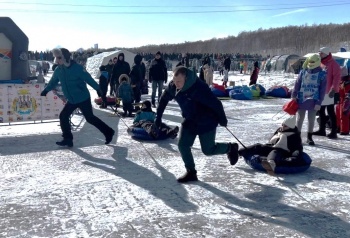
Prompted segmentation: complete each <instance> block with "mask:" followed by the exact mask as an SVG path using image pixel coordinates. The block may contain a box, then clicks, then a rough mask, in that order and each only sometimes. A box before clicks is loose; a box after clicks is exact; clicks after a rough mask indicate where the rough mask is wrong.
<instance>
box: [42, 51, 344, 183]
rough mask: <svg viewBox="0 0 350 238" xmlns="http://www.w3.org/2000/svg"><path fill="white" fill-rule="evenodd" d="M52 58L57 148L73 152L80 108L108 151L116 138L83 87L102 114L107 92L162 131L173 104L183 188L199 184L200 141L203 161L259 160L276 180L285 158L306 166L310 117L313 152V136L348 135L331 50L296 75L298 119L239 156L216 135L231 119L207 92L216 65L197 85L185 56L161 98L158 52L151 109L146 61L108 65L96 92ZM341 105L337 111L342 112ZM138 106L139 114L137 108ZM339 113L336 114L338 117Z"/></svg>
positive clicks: (163, 71)
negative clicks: (195, 148) (59, 99)
mask: <svg viewBox="0 0 350 238" xmlns="http://www.w3.org/2000/svg"><path fill="white" fill-rule="evenodd" d="M53 55H54V56H55V61H56V63H57V64H58V69H56V70H55V71H54V74H53V76H52V78H51V80H50V82H49V83H48V85H47V87H46V88H45V90H44V91H43V92H42V94H41V95H42V96H45V95H46V94H47V92H48V91H50V90H52V89H53V88H54V87H55V86H56V85H57V83H58V82H61V84H62V82H64V83H63V84H62V85H63V86H64V87H63V88H62V90H63V93H64V94H65V96H66V97H67V99H68V100H67V103H66V105H65V107H64V109H63V110H62V112H61V114H60V124H61V129H62V133H63V134H62V136H63V141H60V142H57V144H58V145H60V146H69V147H71V146H73V135H72V133H71V131H70V125H69V122H68V118H69V116H70V114H71V113H72V112H73V111H74V110H75V109H76V108H80V109H81V111H82V112H83V114H84V116H85V117H86V119H87V121H88V122H89V123H91V124H93V125H94V126H96V127H97V128H98V129H99V130H100V131H101V132H102V133H103V134H104V135H105V137H106V144H108V143H110V142H111V140H112V138H113V135H114V130H113V129H112V128H110V127H109V126H107V125H106V124H105V123H104V122H102V121H101V120H100V119H98V118H97V117H96V116H94V115H93V113H92V106H91V100H90V94H89V92H88V90H87V88H86V83H88V84H89V85H90V86H92V87H93V88H94V89H95V90H97V92H98V94H99V95H100V96H101V97H102V99H103V104H102V107H106V104H107V102H106V95H107V93H108V86H110V95H114V96H115V97H118V98H121V100H122V104H123V110H124V115H125V116H127V115H131V114H132V112H133V111H135V110H136V111H138V112H139V113H137V115H138V116H137V118H139V119H140V117H141V116H140V115H142V117H144V118H146V120H147V118H148V117H150V118H151V119H150V120H151V123H154V126H155V127H156V128H159V127H161V125H162V116H163V113H164V110H165V108H166V107H167V104H168V103H169V101H171V100H175V101H177V103H178V104H179V106H180V109H181V111H182V117H183V118H184V120H183V122H182V124H181V129H180V130H179V129H177V130H175V131H171V129H169V128H168V129H167V133H168V132H169V133H170V132H171V133H172V134H171V137H173V136H174V135H175V134H176V135H177V133H178V132H179V143H178V147H179V151H180V154H181V157H182V159H183V162H184V164H185V168H186V173H185V174H184V176H182V177H180V178H179V179H178V182H180V183H185V182H189V181H196V180H198V178H197V171H196V167H195V162H194V158H193V156H192V153H191V147H192V145H193V143H194V140H195V138H196V137H197V136H199V140H200V144H201V148H202V151H203V153H204V154H205V155H208V156H211V155H217V154H227V157H228V160H229V162H230V164H231V165H234V164H236V163H237V161H238V158H239V155H241V156H244V155H245V154H247V153H248V154H249V153H252V151H254V153H258V154H260V156H261V163H262V165H263V167H264V168H265V169H266V170H267V171H268V172H269V173H270V174H273V172H274V169H275V168H276V166H278V165H279V164H281V163H286V161H287V160H286V159H287V158H289V159H290V158H293V159H290V161H297V160H299V159H300V158H301V154H302V150H303V148H302V143H301V131H302V125H303V121H304V118H305V115H306V112H307V113H308V128H307V139H306V143H307V144H308V145H315V142H314V141H313V136H327V137H328V138H329V139H336V138H337V133H338V132H339V133H341V134H342V135H348V134H349V117H350V78H349V75H341V70H340V66H339V65H338V64H337V63H336V62H335V60H334V59H333V57H332V54H331V52H330V50H329V48H327V47H323V48H321V49H320V51H319V54H314V55H312V56H310V57H309V58H307V60H306V61H305V63H304V64H303V69H302V71H301V72H300V74H299V75H298V78H297V80H296V82H295V86H294V90H293V93H292V100H293V101H295V102H296V103H297V105H298V110H297V113H296V117H294V116H293V117H291V118H288V119H287V120H285V121H284V122H283V124H282V126H281V127H280V128H278V130H277V131H276V132H275V133H274V135H273V136H272V138H271V140H270V141H269V143H267V144H265V145H261V144H255V145H252V146H250V147H247V148H244V149H242V148H241V149H239V146H238V144H236V143H217V142H215V135H216V128H217V126H218V125H221V126H223V127H226V126H227V118H226V114H225V111H224V108H223V105H222V103H221V102H220V101H219V100H218V99H217V98H216V97H215V96H214V94H213V93H212V92H211V90H210V87H209V86H210V85H211V84H212V80H213V75H212V74H213V67H212V59H211V58H210V57H209V56H206V57H205V58H204V59H203V61H202V65H201V67H200V73H199V77H197V72H196V70H193V68H192V67H190V65H189V60H188V57H187V56H188V55H186V54H184V55H182V57H181V59H180V60H179V63H178V64H177V66H176V68H175V70H174V77H173V79H172V80H171V81H170V82H169V84H168V85H167V87H166V88H165V90H163V85H164V83H166V82H167V80H168V73H167V68H166V64H165V61H164V59H163V55H162V54H161V52H159V51H158V52H156V54H155V56H154V58H153V59H152V60H151V62H150V65H149V72H148V77H147V78H148V80H149V82H151V83H152V95H151V102H147V103H146V102H144V103H140V101H141V90H142V84H143V82H145V78H146V66H145V65H144V63H143V62H142V55H140V54H137V55H136V56H135V57H134V64H133V66H132V67H130V65H129V63H127V62H126V61H125V58H124V57H125V56H124V54H123V53H120V54H119V55H118V57H116V58H113V59H110V60H109V62H108V64H107V65H103V66H101V67H100V71H101V77H100V82H99V85H98V84H96V83H95V81H94V80H93V79H92V78H91V76H90V75H89V74H88V73H87V72H86V71H84V69H83V67H82V66H80V65H79V64H77V63H76V62H75V61H74V60H72V59H71V54H70V52H69V51H68V50H66V49H64V48H61V49H56V50H54V51H53ZM242 63H243V61H242ZM231 65H232V61H231V58H230V57H229V56H226V57H225V58H223V59H222V66H221V67H222V68H223V71H224V72H223V75H224V84H226V83H227V80H228V77H227V73H228V71H229V70H230V69H231ZM253 67H254V69H253V70H252V73H251V78H250V84H256V80H257V76H258V74H259V63H258V62H257V61H256V62H254V64H253ZM243 68H244V65H243ZM63 71H64V72H65V73H63ZM341 76H344V77H341ZM79 79H81V80H79ZM157 93H158V95H157ZM156 96H157V97H156ZM339 101H340V104H338V103H339ZM156 102H157V105H156ZM133 103H134V104H138V105H142V106H141V108H134V107H133ZM335 105H337V109H335ZM151 106H153V107H154V108H157V109H156V113H153V112H152V109H151ZM325 110H327V113H328V116H326V115H325ZM336 111H337V114H336V113H335V112H336ZM317 112H319V115H320V126H319V130H317V131H314V124H315V117H316V113H317ZM326 118H329V120H330V124H331V132H330V133H329V134H326V131H325V125H326V122H327V120H326ZM138 122H139V121H137V123H138ZM154 126H153V127H154ZM169 135H170V134H169ZM288 161H289V160H288ZM288 161H287V162H288Z"/></svg>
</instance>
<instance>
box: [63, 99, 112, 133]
mask: <svg viewBox="0 0 350 238" xmlns="http://www.w3.org/2000/svg"><path fill="white" fill-rule="evenodd" d="M77 108H79V109H80V111H81V112H82V113H83V115H84V117H85V119H86V121H87V122H88V123H90V124H92V125H94V126H95V127H96V128H97V129H99V130H100V131H101V132H102V134H104V135H107V134H108V133H110V132H111V131H112V128H110V127H109V126H107V125H106V124H105V123H104V122H103V121H102V120H101V119H99V118H98V117H96V116H95V115H94V113H93V112H92V105H91V99H90V98H89V99H87V100H85V101H83V102H80V103H77V104H71V103H70V102H67V103H66V104H65V105H64V107H63V109H62V111H61V113H60V125H61V130H62V137H63V138H64V139H73V134H72V130H71V125H70V123H69V118H70V116H71V115H72V113H73V112H74V110H75V109H77Z"/></svg>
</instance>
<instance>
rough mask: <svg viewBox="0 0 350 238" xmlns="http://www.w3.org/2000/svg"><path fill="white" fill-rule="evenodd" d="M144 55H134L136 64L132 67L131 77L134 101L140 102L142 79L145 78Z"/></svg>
mask: <svg viewBox="0 0 350 238" xmlns="http://www.w3.org/2000/svg"><path fill="white" fill-rule="evenodd" d="M141 61H142V56H141V55H136V56H135V57H134V63H135V64H134V65H133V66H132V68H131V72H130V79H131V87H132V90H133V92H134V102H135V103H138V102H140V101H141V87H142V80H143V79H144V78H143V77H144V75H143V74H144V73H143V69H142V66H141Z"/></svg>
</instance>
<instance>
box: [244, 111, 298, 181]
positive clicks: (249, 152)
mask: <svg viewBox="0 0 350 238" xmlns="http://www.w3.org/2000/svg"><path fill="white" fill-rule="evenodd" d="M295 124H296V118H295V116H292V117H289V118H287V119H286V120H285V121H284V122H283V123H282V126H281V127H279V128H278V129H277V131H276V132H275V133H274V134H273V136H272V137H271V139H270V140H269V142H268V143H266V144H259V143H258V144H254V145H251V146H248V147H246V148H241V149H240V150H239V151H238V154H239V155H240V156H243V157H244V158H247V157H251V156H254V155H258V156H259V159H260V160H261V165H262V166H263V167H264V169H266V171H267V173H268V174H270V175H274V174H275V173H274V171H275V168H276V166H280V165H283V166H288V164H290V165H293V164H297V163H298V161H300V160H302V158H301V155H302V152H303V145H302V141H301V137H300V133H299V131H298V128H297V127H296V126H295Z"/></svg>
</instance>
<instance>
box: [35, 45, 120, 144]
mask: <svg viewBox="0 0 350 238" xmlns="http://www.w3.org/2000/svg"><path fill="white" fill-rule="evenodd" d="M52 53H53V55H54V57H55V63H57V64H58V67H57V68H56V69H55V71H54V73H53V75H52V78H51V79H50V81H49V83H48V84H47V86H46V87H45V89H44V90H43V91H42V92H41V94H40V95H41V96H46V94H47V93H48V92H49V91H51V90H53V89H54V88H55V87H56V86H57V85H58V83H60V84H61V87H62V92H63V94H64V96H65V97H66V99H67V102H66V104H65V105H64V107H63V109H62V111H61V113H60V116H59V118H60V126H61V130H62V137H63V140H62V141H58V142H56V144H57V145H59V146H68V147H72V146H73V134H72V131H71V126H70V123H69V118H70V116H71V114H72V113H73V112H74V110H75V109H77V108H79V109H80V110H81V112H82V113H83V115H84V117H85V119H86V121H87V122H89V123H90V124H92V125H94V126H95V127H96V128H97V129H99V130H100V131H101V132H102V133H103V134H104V136H105V137H106V142H105V144H109V143H110V142H111V141H112V138H113V135H114V130H113V129H112V128H110V127H109V126H108V125H107V124H106V123H104V122H103V121H102V120H100V119H99V118H98V117H96V116H95V115H94V114H93V112H92V105H91V98H90V92H89V90H88V88H87V85H86V84H89V85H90V86H91V87H92V88H94V89H95V90H96V91H97V93H98V94H99V95H101V93H102V92H101V89H100V88H99V85H98V84H97V83H96V82H95V80H94V79H93V78H92V77H91V75H90V74H89V73H88V72H86V70H85V69H84V68H83V67H82V66H81V65H79V64H77V63H76V62H75V61H74V60H71V58H70V57H71V54H70V52H69V51H68V50H67V49H65V48H58V49H54V50H53V51H52Z"/></svg>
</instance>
